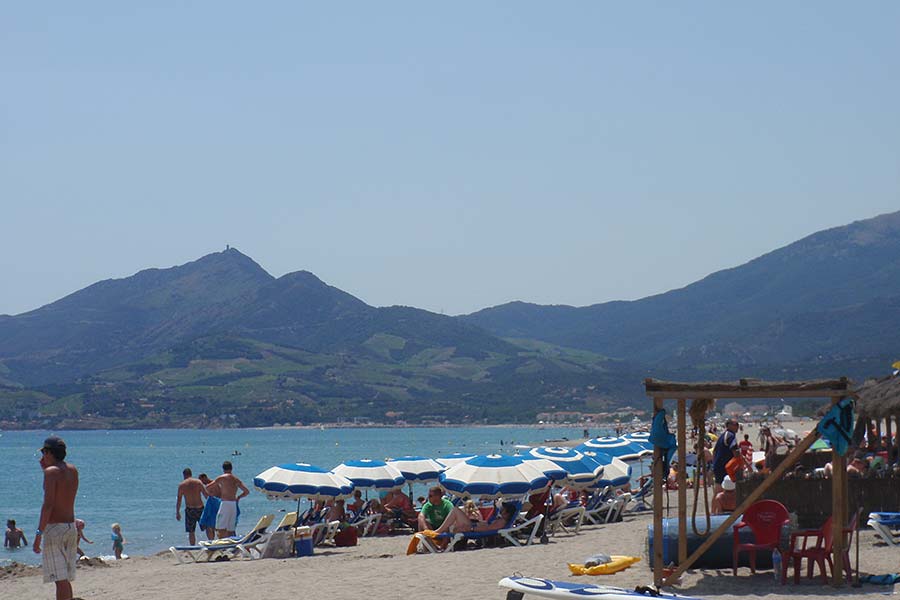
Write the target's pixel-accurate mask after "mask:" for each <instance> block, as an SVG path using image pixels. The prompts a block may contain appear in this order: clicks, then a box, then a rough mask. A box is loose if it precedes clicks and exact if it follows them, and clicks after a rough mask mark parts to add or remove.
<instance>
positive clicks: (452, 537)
mask: <svg viewBox="0 0 900 600" xmlns="http://www.w3.org/2000/svg"><path fill="white" fill-rule="evenodd" d="M515 515H516V516H513V519H512V520H513V521H515V519H516V518H517V515H518V511H515ZM543 520H544V515H537V516H535V517H532V518H531V519H528V520H527V521H524V522H522V523H519V524H516V525H511V524H509V523H507V526H506V527H504V528H502V529H496V530H492V531H465V532H460V533H455V534H449V533H442V534H440V535H437V536H429V535H426V534H425V533H422V532H419V533H416V534H414V537H416V538H417V539H418V540H419V545H420V546H421V547H423V548H425V550H426V551H427V552H428V553H430V554H436V553H438V552H443V550H444V549H445V548H450V551H451V552H453V551H454V550H455V549H456V548H457V544H458V543H459V542H462V541H465V540H483V539H485V538H489V537H492V536H495V535H499V536H500V537H502V538H503V539H505V540H506V541H507V542H509V543H510V544H511V545H513V546H519V547H521V546H530V545H531V544H533V543H534V540H535V539H536V538H537V535H538V530H539V529H540V525H541V521H543Z"/></svg>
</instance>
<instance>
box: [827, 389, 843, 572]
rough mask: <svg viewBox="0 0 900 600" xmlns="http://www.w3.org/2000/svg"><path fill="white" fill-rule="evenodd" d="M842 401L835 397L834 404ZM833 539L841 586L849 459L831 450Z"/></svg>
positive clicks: (834, 555) (833, 552) (834, 558)
mask: <svg viewBox="0 0 900 600" xmlns="http://www.w3.org/2000/svg"><path fill="white" fill-rule="evenodd" d="M840 401H841V398H840V397H836V398H834V399H833V401H832V404H837V403H838V402H840ZM831 467H832V469H831V534H832V536H834V537H832V538H831V539H832V540H833V541H832V544H831V548H832V559H833V564H834V570H833V572H832V579H831V583H832V585H834V586H836V587H841V585H842V584H843V582H844V527H846V526H847V459H846V458H845V457H843V456H841V455H840V454H838V453H837V452H836V451H835V450H834V449H832V450H831Z"/></svg>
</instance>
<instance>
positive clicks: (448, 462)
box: [435, 452, 477, 468]
mask: <svg viewBox="0 0 900 600" xmlns="http://www.w3.org/2000/svg"><path fill="white" fill-rule="evenodd" d="M476 456H477V454H469V453H468V452H454V453H453V454H448V455H446V456H441V457H438V458H436V459H435V460H436V461H438V462H439V463H441V464H442V465H444V466H445V467H447V468H450V467H452V466H454V465H458V464H459V463H461V462H466V461H467V460H469V459H470V458H475V457H476Z"/></svg>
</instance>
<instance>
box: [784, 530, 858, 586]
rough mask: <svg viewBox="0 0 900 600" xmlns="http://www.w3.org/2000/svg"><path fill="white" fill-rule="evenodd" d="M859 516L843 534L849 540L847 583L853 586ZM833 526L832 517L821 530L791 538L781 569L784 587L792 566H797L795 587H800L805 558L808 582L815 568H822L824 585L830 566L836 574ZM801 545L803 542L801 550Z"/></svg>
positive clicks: (846, 561)
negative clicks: (852, 556) (853, 549)
mask: <svg viewBox="0 0 900 600" xmlns="http://www.w3.org/2000/svg"><path fill="white" fill-rule="evenodd" d="M857 516H858V515H857ZM857 516H854V517H853V519H852V520H851V521H850V525H848V526H847V527H845V528H844V530H843V535H844V540H845V544H844V552H843V557H844V561H843V562H844V572H845V573H846V574H847V583H850V580H851V577H852V576H853V569H852V567H851V566H850V545H851V544H852V543H853V530H854V529H856V519H857ZM831 523H832V517H828V520H827V521H825V524H824V525H822V527H821V528H819V529H812V530H809V531H797V532H795V533H792V534H791V543H790V545H789V546H788V549H787V551H786V552H785V553H784V561H783V563H782V567H781V583H782V585H783V584H784V583H785V582H786V581H787V570H788V566H790V564H791V563H793V564H794V583H800V566H801V564H802V562H803V559H804V558H805V559H806V577H807V579H812V576H813V567H814V566H815V565H819V571H820V572H821V573H822V582H823V583H826V584H827V583H828V575H827V574H826V572H825V564H826V563H827V564H828V568H829V570H830V572H831V573H832V574H833V573H834V561H832V559H831V554H832V550H833V545H834V536H833V535H832V529H831ZM798 541H801V544H800V545H799V546H798V543H797V542H798Z"/></svg>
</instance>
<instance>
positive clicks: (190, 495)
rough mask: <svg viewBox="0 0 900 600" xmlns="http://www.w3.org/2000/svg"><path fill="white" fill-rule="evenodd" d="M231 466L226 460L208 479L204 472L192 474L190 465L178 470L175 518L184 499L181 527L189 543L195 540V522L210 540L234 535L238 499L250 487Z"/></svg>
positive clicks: (246, 493)
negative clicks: (217, 472) (218, 471)
mask: <svg viewBox="0 0 900 600" xmlns="http://www.w3.org/2000/svg"><path fill="white" fill-rule="evenodd" d="M233 469H234V467H233V465H232V464H231V461H228V460H226V461H225V462H223V463H222V474H221V475H219V476H218V477H216V478H215V479H212V480H210V478H209V477H208V476H207V475H206V473H200V475H199V476H197V477H194V475H193V471H191V469H190V467H187V468H185V469H184V471H182V475H183V476H184V479H183V480H182V482H181V483H179V484H178V498H177V500H176V501H175V519H177V520H178V521H181V501H182V500H184V530H185V532H186V533H187V534H188V541H189V542H190V543H191V545H194V544H196V543H197V536H196V530H197V526H198V525H199V527H200V529H201V530H202V531H204V532H206V536H207V537H208V538H209V539H210V540H212V539H215V538H217V537H218V538H226V537H230V536H233V535H235V531H236V529H237V522H238V516H239V515H240V506H239V504H238V502H239V501H240V499H241V498H244V497H245V496H247V495H248V494H249V493H250V490H249V489H248V488H247V486H246V485H244V482H243V481H241V480H240V479H238V478H237V477H236V476H235V475H234V473H233V472H232V471H233ZM239 492H240V493H239ZM204 498H205V499H206V501H205V502H204Z"/></svg>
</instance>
